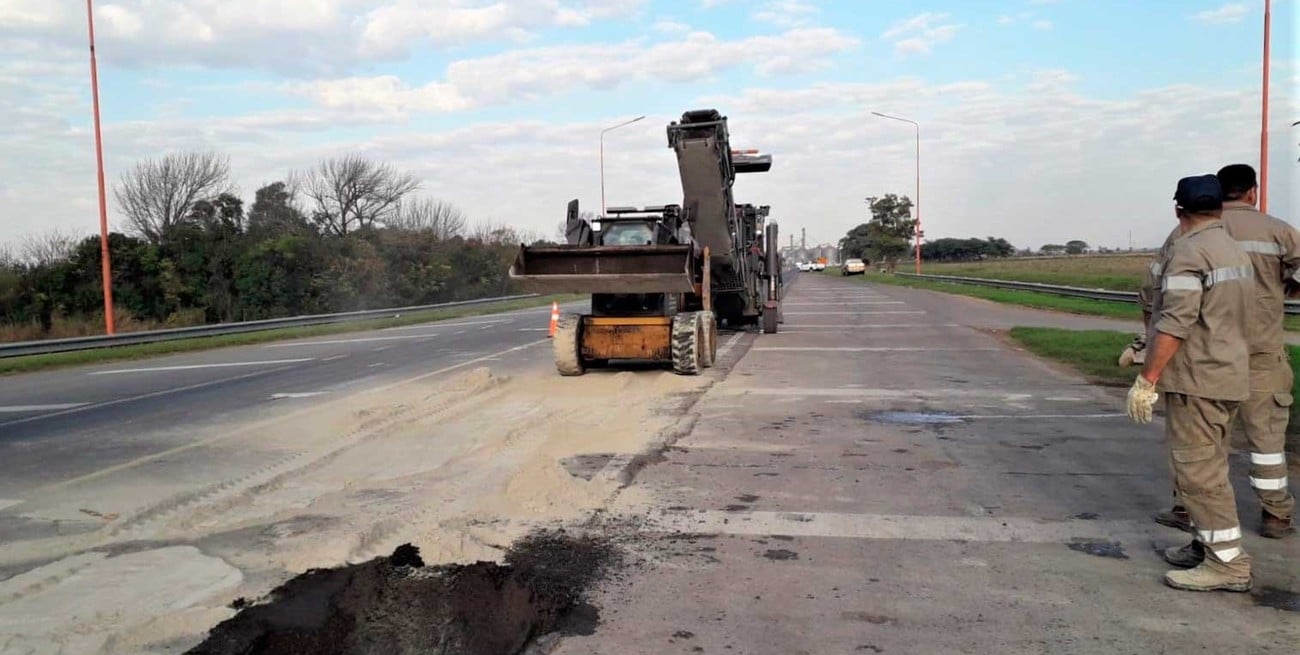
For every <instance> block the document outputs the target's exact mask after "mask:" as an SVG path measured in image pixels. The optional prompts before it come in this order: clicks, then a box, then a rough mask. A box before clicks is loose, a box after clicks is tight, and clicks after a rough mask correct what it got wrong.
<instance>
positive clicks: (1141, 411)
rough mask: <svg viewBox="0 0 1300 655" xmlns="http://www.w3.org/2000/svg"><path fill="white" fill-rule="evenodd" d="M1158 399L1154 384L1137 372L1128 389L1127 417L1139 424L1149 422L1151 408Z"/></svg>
mask: <svg viewBox="0 0 1300 655" xmlns="http://www.w3.org/2000/svg"><path fill="white" fill-rule="evenodd" d="M1159 399H1160V394H1159V393H1157V392H1156V385H1154V384H1152V383H1150V382H1147V379H1146V378H1144V377H1142V376H1141V375H1140V374H1139V375H1138V376H1137V379H1136V380H1134V381H1133V386H1132V387H1129V390H1128V417H1129V418H1131V419H1133V422H1134V423H1137V424H1139V425H1145V424H1147V423H1150V422H1151V410H1152V409H1153V408H1154V407H1155V405H1156V401H1157V400H1159Z"/></svg>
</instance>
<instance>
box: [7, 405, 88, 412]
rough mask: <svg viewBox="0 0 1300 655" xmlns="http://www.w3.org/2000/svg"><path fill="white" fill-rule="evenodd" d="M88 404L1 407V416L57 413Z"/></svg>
mask: <svg viewBox="0 0 1300 655" xmlns="http://www.w3.org/2000/svg"><path fill="white" fill-rule="evenodd" d="M87 404H88V403H58V404H54V405H0V414H25V413H27V412H57V411H59V410H61V409H72V408H73V407H82V406H84V405H87Z"/></svg>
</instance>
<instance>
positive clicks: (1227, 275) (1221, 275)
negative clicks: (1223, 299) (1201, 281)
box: [1205, 266, 1255, 289]
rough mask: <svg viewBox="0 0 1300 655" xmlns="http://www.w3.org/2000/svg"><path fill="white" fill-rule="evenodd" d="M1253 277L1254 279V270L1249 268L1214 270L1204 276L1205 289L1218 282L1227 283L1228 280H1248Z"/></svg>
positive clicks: (1234, 267)
mask: <svg viewBox="0 0 1300 655" xmlns="http://www.w3.org/2000/svg"><path fill="white" fill-rule="evenodd" d="M1253 277H1255V269H1254V267H1251V266H1229V267H1227V268H1216V269H1214V270H1212V271H1210V273H1209V274H1208V275H1206V276H1205V288H1206V289H1208V288H1210V287H1212V286H1214V285H1216V284H1218V283H1220V282H1227V281H1229V280H1249V279H1251V278H1253Z"/></svg>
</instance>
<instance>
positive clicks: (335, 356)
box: [321, 355, 347, 362]
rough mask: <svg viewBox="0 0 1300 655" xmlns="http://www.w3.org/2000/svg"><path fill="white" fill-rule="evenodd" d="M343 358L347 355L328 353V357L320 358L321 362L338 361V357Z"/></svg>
mask: <svg viewBox="0 0 1300 655" xmlns="http://www.w3.org/2000/svg"><path fill="white" fill-rule="evenodd" d="M345 358H347V355H330V356H329V357H326V358H325V359H322V360H321V361H322V362H337V361H339V360H340V359H345Z"/></svg>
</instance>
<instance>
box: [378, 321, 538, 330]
mask: <svg viewBox="0 0 1300 655" xmlns="http://www.w3.org/2000/svg"><path fill="white" fill-rule="evenodd" d="M513 322H514V321H513V320H506V319H500V318H498V319H492V320H490V321H461V322H459V323H421V324H418V325H399V326H397V327H390V328H384V330H383V331H384V332H392V331H395V330H440V329H442V328H449V327H465V326H468V325H497V324H499V323H513Z"/></svg>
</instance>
